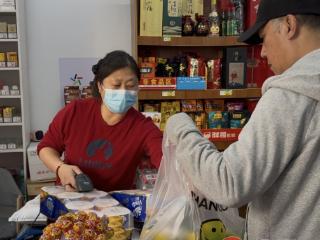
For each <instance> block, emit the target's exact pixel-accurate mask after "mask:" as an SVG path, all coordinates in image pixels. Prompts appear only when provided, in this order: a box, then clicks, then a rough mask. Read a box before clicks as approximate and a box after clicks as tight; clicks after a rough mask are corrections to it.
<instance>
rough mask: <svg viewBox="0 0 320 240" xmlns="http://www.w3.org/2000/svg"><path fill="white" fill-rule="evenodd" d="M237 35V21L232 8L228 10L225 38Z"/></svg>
mask: <svg viewBox="0 0 320 240" xmlns="http://www.w3.org/2000/svg"><path fill="white" fill-rule="evenodd" d="M236 35H239V33H238V31H237V19H236V11H235V8H234V7H230V8H229V9H228V20H227V36H236Z"/></svg>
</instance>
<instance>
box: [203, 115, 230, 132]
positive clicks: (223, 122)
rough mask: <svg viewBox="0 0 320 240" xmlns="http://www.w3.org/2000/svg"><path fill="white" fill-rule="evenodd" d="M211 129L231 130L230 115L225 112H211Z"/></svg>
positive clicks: (209, 123) (209, 120)
mask: <svg viewBox="0 0 320 240" xmlns="http://www.w3.org/2000/svg"><path fill="white" fill-rule="evenodd" d="M208 125H209V128H218V129H220V128H229V113H228V112H223V111H214V112H209V114H208Z"/></svg>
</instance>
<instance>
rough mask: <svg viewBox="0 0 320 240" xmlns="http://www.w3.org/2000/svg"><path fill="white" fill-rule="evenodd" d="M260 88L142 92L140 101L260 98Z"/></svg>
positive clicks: (140, 92)
mask: <svg viewBox="0 0 320 240" xmlns="http://www.w3.org/2000/svg"><path fill="white" fill-rule="evenodd" d="M259 97H261V89H260V88H247V89H208V90H188V91H181V90H140V91H139V100H159V99H161V100H179V99H228V98H235V99H238V98H259Z"/></svg>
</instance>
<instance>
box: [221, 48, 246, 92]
mask: <svg viewBox="0 0 320 240" xmlns="http://www.w3.org/2000/svg"><path fill="white" fill-rule="evenodd" d="M246 72H247V48H246V47H237V48H225V49H224V64H223V79H224V83H225V87H226V88H229V89H234V88H245V87H246Z"/></svg>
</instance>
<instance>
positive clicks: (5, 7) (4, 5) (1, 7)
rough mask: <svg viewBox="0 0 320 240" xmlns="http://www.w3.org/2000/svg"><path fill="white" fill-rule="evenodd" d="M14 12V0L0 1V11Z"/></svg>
mask: <svg viewBox="0 0 320 240" xmlns="http://www.w3.org/2000/svg"><path fill="white" fill-rule="evenodd" d="M14 10H16V5H15V0H0V11H3V12H6V11H14Z"/></svg>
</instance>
